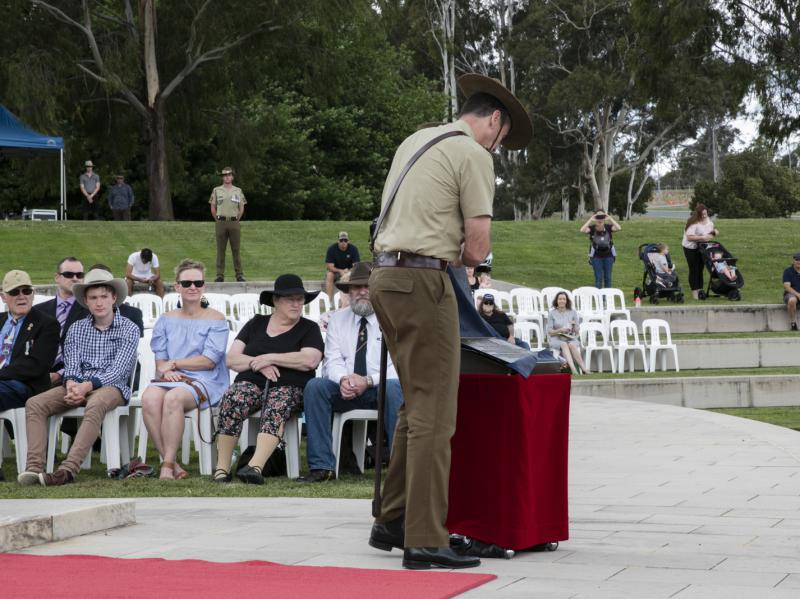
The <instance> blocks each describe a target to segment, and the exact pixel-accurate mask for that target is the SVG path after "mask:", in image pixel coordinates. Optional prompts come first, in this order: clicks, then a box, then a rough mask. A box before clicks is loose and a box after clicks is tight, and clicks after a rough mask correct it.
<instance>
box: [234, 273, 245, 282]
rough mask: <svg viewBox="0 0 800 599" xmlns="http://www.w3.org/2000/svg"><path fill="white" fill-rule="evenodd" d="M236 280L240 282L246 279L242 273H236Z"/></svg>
mask: <svg viewBox="0 0 800 599" xmlns="http://www.w3.org/2000/svg"><path fill="white" fill-rule="evenodd" d="M236 280H237V281H238V282H240V283H244V282H245V281H246V280H247V279H245V278H244V275H236Z"/></svg>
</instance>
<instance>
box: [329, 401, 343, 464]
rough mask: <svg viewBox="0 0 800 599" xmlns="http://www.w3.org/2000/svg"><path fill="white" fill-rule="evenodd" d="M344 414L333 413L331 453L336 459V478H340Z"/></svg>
mask: <svg viewBox="0 0 800 599" xmlns="http://www.w3.org/2000/svg"><path fill="white" fill-rule="evenodd" d="M342 420H343V419H342V412H334V413H333V426H332V427H331V451H333V457H334V458H335V459H336V477H337V478H338V477H339V459H340V458H341V456H340V455H339V449H341V447H342V428H343V427H344V422H343V421H342Z"/></svg>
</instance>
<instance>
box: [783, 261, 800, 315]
mask: <svg viewBox="0 0 800 599" xmlns="http://www.w3.org/2000/svg"><path fill="white" fill-rule="evenodd" d="M792 258H793V260H794V261H793V262H792V265H791V266H790V267H789V268H787V269H786V270H784V271H783V303H784V304H786V310H787V311H788V312H789V326H790V327H791V329H792V330H793V331H796V330H797V300H798V299H800V252H796V253H795V255H794V256H792Z"/></svg>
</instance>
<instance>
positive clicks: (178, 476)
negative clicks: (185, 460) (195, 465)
mask: <svg viewBox="0 0 800 599" xmlns="http://www.w3.org/2000/svg"><path fill="white" fill-rule="evenodd" d="M172 475H173V477H174V478H175V480H183V479H184V478H186V477H188V476H189V473H188V472H186V470H184V469H183V468H181V465H180V464H178V462H175V466H174V467H173V468H172Z"/></svg>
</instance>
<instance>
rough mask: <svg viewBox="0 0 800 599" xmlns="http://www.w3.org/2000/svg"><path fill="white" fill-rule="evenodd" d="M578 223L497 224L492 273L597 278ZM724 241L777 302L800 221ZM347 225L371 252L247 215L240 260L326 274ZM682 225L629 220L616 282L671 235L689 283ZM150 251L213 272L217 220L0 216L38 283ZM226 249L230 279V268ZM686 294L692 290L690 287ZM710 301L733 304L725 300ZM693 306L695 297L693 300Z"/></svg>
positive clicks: (321, 232) (517, 279)
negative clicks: (77, 267) (346, 237)
mask: <svg viewBox="0 0 800 599" xmlns="http://www.w3.org/2000/svg"><path fill="white" fill-rule="evenodd" d="M579 226H580V224H579V223H576V222H562V221H558V220H544V221H533V222H505V221H503V222H496V223H494V225H493V228H492V239H493V249H494V260H495V262H494V264H495V267H494V273H493V274H494V277H495V278H497V279H500V280H503V281H509V282H512V283H515V284H518V285H524V286H531V287H544V286H548V285H558V286H561V287H567V288H570V289H572V288H575V287H579V286H581V285H591V284H593V282H594V278H593V274H592V269H591V267H590V265H589V264H588V261H587V257H586V251H587V248H588V240H587V237H586V236H585V235H582V234H581V233H579V232H578V228H579ZM717 226H718V228H719V229H720V238H719V239H720V241H721V242H722V243H724V244H725V245H726V247H728V249H729V250H730V251H731V252H733V253H734V254H735V255H736V256H737V257H738V258H739V265H740V267H741V270H742V274H743V275H744V278H745V288H744V290H743V293H742V302H743V303H756V304H758V303H780V302H781V301H782V292H781V289H782V283H781V274H782V272H783V269H784V268H786V266H788V265H789V264H790V263H791V254H792V253H793V252H794V251H797V250H798V249H800V221H797V220H768V219H763V220H759V219H750V220H721V221H718V222H717ZM340 230H345V231H348V232H349V234H350V236H351V239H352V241H353V243H354V244H355V245H356V246H357V247H358V248H359V250H360V251H361V254H362V257H363V258H367V257H368V249H367V234H368V224H367V223H366V222H353V221H348V222H319V221H313V222H312V221H291V222H277V221H260V222H257V221H244V222H243V223H242V236H243V237H242V239H243V241H242V260H243V265H244V271H245V276H246V277H247V278H248V279H249V280H251V281H259V280H274V279H275V277H276V276H278V275H279V274H281V273H284V272H295V273H297V274H299V275H300V276H302V277H305V278H309V279H314V280H319V279H321V278H322V274H323V271H324V266H323V263H324V257H325V250H326V249H327V247H328V245H330V244H331V243H332V242H333V240H334V239H335V238H336V235H337V234H338V232H339V231H340ZM682 233H683V222H682V221H681V220H677V219H663V218H651V219H647V218H642V219H637V220H634V221H631V222H623V223H622V231H620V232H619V233H618V234H617V235H616V236H615V243H616V246H617V254H618V258H617V262H616V264H615V266H614V280H613V282H614V286H615V287H619V288H621V289H623V290H624V291H625V292H626V295H628V296H631V295H632V292H633V288H634V287H636V286H638V285H641V280H642V263H641V261H640V260H639V259H638V257H637V250H638V247H639V245H640V244H642V243H647V242H660V241H663V242H666V243H668V244H669V246H670V248H671V250H672V254H673V259H674V260H675V263H676V264H677V265H678V274H679V276H680V277H681V281H682V284H683V285H684V287H686V265H685V260H684V257H683V252H682V250H681V247H680V241H681V236H682ZM145 246H147V247H150V248H152V249H153V250H154V251H155V252H156V253H157V254H158V255H159V258H160V259H161V261H162V264H163V270H164V272H165V274H166V273H169V271H170V270H171V268H172V266H173V265H174V264H176V263H177V262H178V261H179V260H180V259H182V258H185V257H192V258H196V259H199V260H202V261H204V262H205V263H206V265H207V266H209V267H211V269H212V270H213V265H214V261H215V255H216V253H215V252H216V249H215V244H214V224H213V223H211V222H168V223H163V222H130V223H116V222H107V221H101V222H83V221H67V222H22V221H4V222H0V256H3V260H2V264H0V269H2V270H3V271H4V272H5V271H7V270H10V269H11V268H21V269H23V270H27V271H28V272H29V273H30V275H31V276H32V278H33V280H34V282H35V283H49V282H51V281H52V273H53V272H54V267H55V263H56V262H57V261H58V260H59V259H60V258H61V257H64V256H66V255H70V254H71V255H75V256H77V257H78V258H80V259H81V260H82V261H83V263H84V266H87V267H88V266H89V265H90V264H92V263H94V262H104V263H106V264H108V265H109V266H111V267H112V268H113V269H114V270H115V271H117V272H118V273H122V272H123V269H124V266H125V261H126V259H127V257H128V255H129V254H130V253H131V252H132V251H134V250H136V249H140V248H142V247H145ZM230 260H231V259H230V254H229V255H228V268H227V269H226V270H227V271H228V275H229V279H230V275H232V274H233V273H232V267H231V265H230ZM687 295H688V294H687ZM710 301H712V302H718V303H728V300H726V299H713V300H710ZM688 302H689V303H692V300H691V299H689V300H688Z"/></svg>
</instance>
